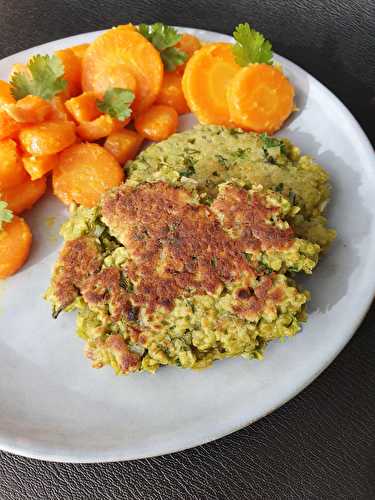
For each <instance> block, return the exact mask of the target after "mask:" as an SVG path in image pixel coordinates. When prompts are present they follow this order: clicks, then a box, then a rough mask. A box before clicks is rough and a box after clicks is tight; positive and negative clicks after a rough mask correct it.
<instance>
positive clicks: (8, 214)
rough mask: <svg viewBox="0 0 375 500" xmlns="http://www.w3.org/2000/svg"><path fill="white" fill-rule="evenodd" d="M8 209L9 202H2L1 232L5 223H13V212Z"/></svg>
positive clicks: (0, 209)
mask: <svg viewBox="0 0 375 500" xmlns="http://www.w3.org/2000/svg"><path fill="white" fill-rule="evenodd" d="M7 207H8V203H7V202H5V201H0V231H1V230H2V228H3V224H4V222H11V220H12V219H13V212H12V211H11V210H9V208H7Z"/></svg>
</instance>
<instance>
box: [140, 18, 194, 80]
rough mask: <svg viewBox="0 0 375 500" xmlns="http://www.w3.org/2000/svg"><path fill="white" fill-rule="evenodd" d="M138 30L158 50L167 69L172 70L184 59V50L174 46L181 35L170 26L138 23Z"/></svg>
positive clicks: (185, 57) (185, 56)
mask: <svg viewBox="0 0 375 500" xmlns="http://www.w3.org/2000/svg"><path fill="white" fill-rule="evenodd" d="M138 31H139V33H140V34H141V35H143V36H144V37H145V38H147V40H149V41H150V42H151V43H152V45H153V46H154V47H155V48H156V49H157V50H158V51H159V52H160V57H161V58H162V61H163V63H164V66H165V69H166V70H167V71H174V70H175V69H176V68H177V66H180V65H181V64H183V63H184V62H185V61H186V59H187V54H186V52H184V51H183V50H180V49H178V48H177V47H175V45H176V44H177V43H178V42H179V40H180V38H181V35H179V34H178V33H177V31H176V30H175V28H172V26H167V25H166V24H163V23H154V24H140V25H139V27H138Z"/></svg>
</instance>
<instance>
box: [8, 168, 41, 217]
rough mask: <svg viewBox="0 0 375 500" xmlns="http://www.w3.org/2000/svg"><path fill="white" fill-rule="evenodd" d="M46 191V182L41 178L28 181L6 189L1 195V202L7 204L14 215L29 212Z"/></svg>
mask: <svg viewBox="0 0 375 500" xmlns="http://www.w3.org/2000/svg"><path fill="white" fill-rule="evenodd" d="M46 189H47V180H46V178H45V177H41V178H40V179H37V180H35V181H32V180H31V179H28V180H27V181H25V182H23V183H22V184H18V185H17V186H15V187H12V188H10V189H6V190H4V191H3V192H2V193H1V200H2V201H5V202H6V203H7V204H8V208H9V210H11V211H12V212H13V213H14V214H16V215H19V214H22V212H24V211H25V210H29V209H30V208H31V207H33V206H34V205H35V203H36V202H37V201H38V200H39V199H40V198H41V197H42V196H43V195H44V193H45V192H46Z"/></svg>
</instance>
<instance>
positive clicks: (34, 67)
mask: <svg viewBox="0 0 375 500" xmlns="http://www.w3.org/2000/svg"><path fill="white" fill-rule="evenodd" d="M27 68H28V70H29V72H30V74H27V73H20V72H18V73H15V74H14V75H13V76H12V78H11V81H10V85H11V92H12V95H13V97H15V99H17V100H18V99H22V98H23V97H26V96H27V95H36V96H39V97H41V98H42V99H46V100H51V99H52V98H53V97H54V96H55V95H56V94H58V93H60V92H62V91H63V90H65V88H66V86H67V82H66V80H63V76H64V65H63V63H62V61H61V60H60V59H59V58H58V57H57V56H41V55H36V56H33V57H32V58H31V59H30V61H29V63H28V64H27Z"/></svg>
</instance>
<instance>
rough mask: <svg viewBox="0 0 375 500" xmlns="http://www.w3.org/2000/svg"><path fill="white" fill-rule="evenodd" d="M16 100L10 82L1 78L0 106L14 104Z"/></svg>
mask: <svg viewBox="0 0 375 500" xmlns="http://www.w3.org/2000/svg"><path fill="white" fill-rule="evenodd" d="M15 102H16V100H15V98H14V97H13V96H12V93H11V91H10V85H9V83H8V82H4V81H3V80H0V107H1V106H2V105H3V104H14V103H15Z"/></svg>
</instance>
